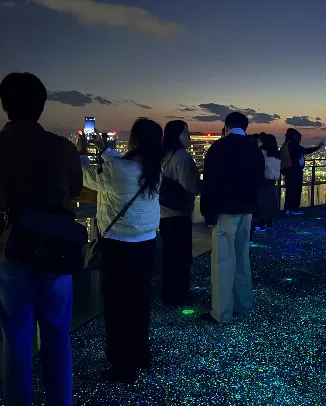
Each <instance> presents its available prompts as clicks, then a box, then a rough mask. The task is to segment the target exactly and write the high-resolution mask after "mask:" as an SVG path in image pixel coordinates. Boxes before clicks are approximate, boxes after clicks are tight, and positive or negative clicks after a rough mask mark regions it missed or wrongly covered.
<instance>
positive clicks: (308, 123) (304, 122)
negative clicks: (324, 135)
mask: <svg viewBox="0 0 326 406" xmlns="http://www.w3.org/2000/svg"><path fill="white" fill-rule="evenodd" d="M317 118H318V117H317ZM317 118H316V119H312V118H310V117H309V116H293V117H288V118H287V119H286V120H285V123H286V124H288V125H292V126H293V127H317V128H318V127H324V126H325V124H324V123H322V122H321V121H319V120H320V119H319V120H318V121H317Z"/></svg>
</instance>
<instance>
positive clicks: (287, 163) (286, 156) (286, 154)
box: [280, 141, 292, 171]
mask: <svg viewBox="0 0 326 406" xmlns="http://www.w3.org/2000/svg"><path fill="white" fill-rule="evenodd" d="M289 142H290V141H288V142H285V143H284V144H283V145H282V147H281V149H280V155H281V170H282V171H283V170H284V169H288V168H291V167H292V159H291V157H290V151H289Z"/></svg>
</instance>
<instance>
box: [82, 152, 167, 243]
mask: <svg viewBox="0 0 326 406" xmlns="http://www.w3.org/2000/svg"><path fill="white" fill-rule="evenodd" d="M102 158H103V160H104V163H103V171H102V173H100V174H99V173H98V171H97V167H96V166H91V165H90V161H89V159H88V158H87V156H81V164H82V168H83V175H84V186H86V187H87V188H89V189H91V190H95V191H97V192H98V194H97V216H96V217H97V223H98V227H99V230H100V232H101V233H103V231H104V230H105V228H106V227H107V226H108V225H109V224H110V223H111V222H112V220H113V219H114V218H115V217H116V216H117V215H118V213H119V212H120V211H121V210H122V209H123V208H124V206H125V205H126V204H127V203H128V202H129V201H130V200H131V199H132V198H133V197H134V196H135V194H136V193H137V192H138V191H139V188H140V187H139V183H138V180H139V177H140V175H141V172H142V167H141V164H140V163H138V162H135V161H132V160H128V159H122V155H121V154H120V153H119V152H117V151H116V150H110V149H107V150H106V151H105V152H104V153H103V154H102ZM159 222H160V205H159V196H158V195H157V196H155V198H154V199H153V200H152V199H150V198H149V197H148V195H147V194H145V196H144V197H142V196H139V197H138V198H137V199H136V200H135V201H134V203H133V204H132V206H131V207H130V208H129V209H128V211H127V213H126V215H125V216H124V217H123V218H120V220H119V221H118V222H117V223H115V225H114V226H113V227H112V228H111V230H110V231H109V233H108V234H107V235H106V238H111V239H114V240H119V241H126V242H141V241H148V240H151V239H154V238H155V237H156V229H157V228H158V226H159Z"/></svg>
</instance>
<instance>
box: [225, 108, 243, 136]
mask: <svg viewBox="0 0 326 406" xmlns="http://www.w3.org/2000/svg"><path fill="white" fill-rule="evenodd" d="M248 125H249V120H248V117H247V116H245V115H244V114H242V113H239V112H238V111H234V112H233V113H230V114H228V115H227V116H226V119H225V127H228V128H241V129H242V130H243V131H246V130H247V128H248Z"/></svg>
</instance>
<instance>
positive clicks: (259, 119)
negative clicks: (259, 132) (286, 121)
mask: <svg viewBox="0 0 326 406" xmlns="http://www.w3.org/2000/svg"><path fill="white" fill-rule="evenodd" d="M248 115H249V113H248ZM250 115H251V118H250V122H251V123H257V124H269V123H271V122H272V121H275V120H279V119H280V118H281V117H280V116H279V115H277V114H267V113H254V114H250Z"/></svg>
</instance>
